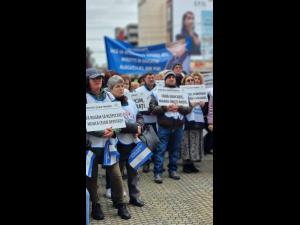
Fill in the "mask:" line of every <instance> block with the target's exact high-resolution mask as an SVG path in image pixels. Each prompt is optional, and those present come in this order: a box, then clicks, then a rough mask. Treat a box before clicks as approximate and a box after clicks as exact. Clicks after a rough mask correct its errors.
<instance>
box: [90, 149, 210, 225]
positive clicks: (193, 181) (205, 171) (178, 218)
mask: <svg viewBox="0 0 300 225" xmlns="http://www.w3.org/2000/svg"><path fill="white" fill-rule="evenodd" d="M179 164H180V163H179ZM195 165H196V166H197V167H198V168H199V169H200V170H201V172H200V173H196V174H185V173H182V166H181V164H180V166H179V173H180V175H181V179H180V180H173V179H170V178H169V177H168V174H167V172H165V173H164V175H163V178H164V180H163V183H162V184H156V183H154V182H153V173H152V171H151V172H150V173H143V172H142V171H141V172H140V174H141V177H140V190H141V199H142V200H144V201H145V203H146V205H145V206H144V207H142V208H139V207H134V206H132V205H129V210H130V212H131V216H132V218H131V219H130V220H123V219H121V218H120V217H119V216H118V215H117V210H116V209H114V208H112V203H111V200H110V199H107V198H105V197H102V196H103V195H104V193H105V177H104V171H103V169H102V168H101V169H100V185H101V187H103V188H100V190H99V194H100V195H101V197H102V198H101V205H102V209H103V211H104V215H105V219H104V220H100V221H97V220H93V219H92V218H91V219H90V224H91V225H99V224H103V225H121V224H122V225H127V224H132V225H133V224H134V225H148V224H149V225H183V224H184V225H192V224H193V225H194V224H197V225H210V224H213V156H212V155H208V156H205V158H204V160H203V161H202V162H200V163H196V164H195ZM152 168H153V165H151V169H152ZM125 189H126V192H127V193H128V188H127V186H125ZM126 200H127V202H128V201H129V199H128V197H126Z"/></svg>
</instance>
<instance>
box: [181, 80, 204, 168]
mask: <svg viewBox="0 0 300 225" xmlns="http://www.w3.org/2000/svg"><path fill="white" fill-rule="evenodd" d="M194 84H195V81H194V77H193V76H191V75H188V76H186V77H184V78H183V80H182V85H194ZM191 105H192V106H193V109H192V111H191V113H189V114H188V115H186V116H185V127H184V130H185V131H184V135H183V142H182V145H181V157H182V161H183V172H184V173H198V172H199V170H198V169H197V168H196V167H195V165H194V163H193V162H195V161H200V160H201V158H202V152H203V135H202V133H203V132H202V131H203V128H204V127H205V121H204V117H203V111H202V108H203V107H204V106H205V102H202V101H199V102H192V103H191Z"/></svg>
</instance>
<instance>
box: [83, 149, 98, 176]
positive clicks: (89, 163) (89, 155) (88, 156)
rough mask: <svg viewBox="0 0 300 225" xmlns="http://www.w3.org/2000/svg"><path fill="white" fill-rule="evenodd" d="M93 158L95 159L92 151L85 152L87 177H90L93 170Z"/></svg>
mask: <svg viewBox="0 0 300 225" xmlns="http://www.w3.org/2000/svg"><path fill="white" fill-rule="evenodd" d="M95 157H96V155H95V154H94V153H93V152H92V151H90V150H87V151H86V160H85V174H86V175H87V176H88V177H91V176H92V168H93V164H94V159H95Z"/></svg>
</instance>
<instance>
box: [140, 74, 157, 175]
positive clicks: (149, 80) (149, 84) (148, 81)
mask: <svg viewBox="0 0 300 225" xmlns="http://www.w3.org/2000/svg"><path fill="white" fill-rule="evenodd" d="M143 76H144V77H145V78H144V81H145V84H144V85H143V86H141V87H139V88H137V89H136V92H137V93H145V94H147V95H149V97H150V96H151V94H152V91H153V89H154V88H155V87H156V85H155V79H154V74H153V73H150V72H149V73H146V74H145V75H143ZM142 115H143V118H144V122H145V125H146V126H152V128H153V130H154V131H155V133H156V134H157V129H156V122H157V118H156V116H155V115H151V113H150V112H149V111H146V112H142ZM152 151H154V149H152ZM149 171H150V161H149V162H147V163H145V165H144V167H143V172H144V173H148V172H149Z"/></svg>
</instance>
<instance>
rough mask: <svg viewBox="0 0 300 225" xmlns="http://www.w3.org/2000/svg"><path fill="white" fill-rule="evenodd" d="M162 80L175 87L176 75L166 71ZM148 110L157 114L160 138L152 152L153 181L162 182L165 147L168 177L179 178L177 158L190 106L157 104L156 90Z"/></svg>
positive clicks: (168, 85)
mask: <svg viewBox="0 0 300 225" xmlns="http://www.w3.org/2000/svg"><path fill="white" fill-rule="evenodd" d="M164 80H165V87H168V88H175V87H176V75H175V73H174V72H173V71H171V70H170V71H167V72H166V73H165V74H164ZM149 110H150V112H151V113H153V114H154V115H157V123H158V137H159V139H160V143H159V144H158V146H157V148H156V151H155V152H154V181H155V183H162V173H163V163H164V154H165V152H166V150H167V147H168V151H169V165H168V171H169V177H170V178H172V179H175V180H179V179H180V176H179V175H178V173H177V160H178V158H179V152H180V145H181V142H182V138H183V125H184V116H185V115H187V114H189V113H190V112H191V110H192V107H191V106H189V107H183V106H178V105H176V104H174V103H171V104H169V105H168V106H159V105H158V98H157V92H156V91H154V92H153V95H152V96H151V101H150V105H149ZM168 144H169V146H168Z"/></svg>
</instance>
